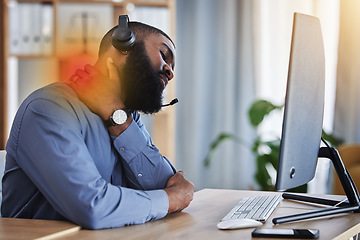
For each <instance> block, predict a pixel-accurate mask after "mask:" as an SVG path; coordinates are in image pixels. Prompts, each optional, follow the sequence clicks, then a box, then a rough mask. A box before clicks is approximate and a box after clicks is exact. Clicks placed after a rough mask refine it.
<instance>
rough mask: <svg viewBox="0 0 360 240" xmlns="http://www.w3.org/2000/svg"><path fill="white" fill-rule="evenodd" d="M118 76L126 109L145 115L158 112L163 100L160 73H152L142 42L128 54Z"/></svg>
mask: <svg viewBox="0 0 360 240" xmlns="http://www.w3.org/2000/svg"><path fill="white" fill-rule="evenodd" d="M120 76H122V87H123V88H124V89H125V94H126V96H125V100H124V104H125V107H126V108H127V109H129V110H131V111H134V110H137V111H140V112H143V113H145V114H152V113H156V112H158V111H160V109H161V107H162V98H163V96H162V92H163V85H162V83H161V81H160V72H156V71H154V69H153V67H152V64H151V61H150V58H149V56H148V55H147V53H146V48H145V44H144V42H143V41H141V42H137V43H136V44H135V47H134V48H133V49H132V50H131V51H130V52H129V56H128V57H127V59H126V62H125V65H124V68H123V71H122V74H121V75H120Z"/></svg>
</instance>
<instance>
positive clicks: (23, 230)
mask: <svg viewBox="0 0 360 240" xmlns="http://www.w3.org/2000/svg"><path fill="white" fill-rule="evenodd" d="M79 230H80V226H77V225H75V224H72V223H70V222H65V221H50V220H36V219H21V218H0V239H7V240H8V239H17V240H21V239H42V240H45V239H52V238H55V237H58V236H62V235H64V234H68V233H71V232H74V231H79Z"/></svg>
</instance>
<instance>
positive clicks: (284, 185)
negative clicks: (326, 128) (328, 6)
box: [273, 13, 360, 224]
mask: <svg viewBox="0 0 360 240" xmlns="http://www.w3.org/2000/svg"><path fill="white" fill-rule="evenodd" d="M324 95H325V55H324V46H323V39H322V34H321V26H320V21H319V19H318V18H316V17H313V16H309V15H304V14H300V13H295V14H294V22H293V32H292V40H291V50H290V61H289V71H288V80H287V89H286V97H285V107H284V119H283V126H282V137H281V143H280V156H279V167H278V172H277V179H276V189H277V190H287V189H291V188H295V187H297V186H300V185H303V184H306V183H307V182H309V181H310V180H311V179H313V177H314V176H315V171H316V164H317V159H318V157H326V158H329V159H330V160H331V161H332V162H333V164H334V167H335V170H336V172H337V174H338V177H339V179H340V181H341V183H342V185H343V188H344V191H345V193H346V195H347V197H348V201H347V202H346V203H341V204H340V205H339V206H340V207H336V208H331V209H326V210H323V211H317V212H310V213H305V214H299V215H293V216H287V217H281V218H274V219H273V223H275V224H279V223H284V222H291V221H297V220H303V219H308V218H314V217H319V216H324V215H332V214H337V213H343V212H351V211H353V212H359V211H360V200H359V194H358V191H357V189H356V186H355V184H354V183H353V181H352V179H351V177H350V174H349V173H348V172H347V170H346V168H345V166H344V164H343V163H342V160H341V158H340V155H339V154H338V152H337V150H336V149H335V148H332V147H330V146H328V144H327V143H326V142H325V144H326V145H327V147H320V142H321V140H322V138H321V134H322V125H323V112H324ZM283 197H284V198H286V199H293V200H300V201H306V202H312V203H320V204H327V205H332V206H333V205H336V204H339V202H338V201H334V200H328V199H321V198H314V197H307V196H303V195H296V194H288V193H284V194H283Z"/></svg>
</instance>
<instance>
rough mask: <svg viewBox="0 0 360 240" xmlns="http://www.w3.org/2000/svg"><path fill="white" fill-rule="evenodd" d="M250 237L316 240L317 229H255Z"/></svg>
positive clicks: (317, 236) (317, 235)
mask: <svg viewBox="0 0 360 240" xmlns="http://www.w3.org/2000/svg"><path fill="white" fill-rule="evenodd" d="M251 235H252V237H261V238H295V239H296V238H297V239H316V238H319V230H317V229H285V228H256V229H255V230H254V231H253V232H252V233H251Z"/></svg>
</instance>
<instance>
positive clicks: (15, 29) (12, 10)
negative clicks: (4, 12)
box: [8, 2, 21, 54]
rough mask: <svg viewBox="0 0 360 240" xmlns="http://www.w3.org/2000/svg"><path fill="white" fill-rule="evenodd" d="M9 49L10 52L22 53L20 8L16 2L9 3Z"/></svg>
mask: <svg viewBox="0 0 360 240" xmlns="http://www.w3.org/2000/svg"><path fill="white" fill-rule="evenodd" d="M8 6H9V51H10V54H20V53H21V46H20V44H21V42H20V29H19V28H20V24H19V21H20V17H21V14H20V12H19V11H20V10H19V4H18V3H16V2H11V4H10V3H9V5H8Z"/></svg>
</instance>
